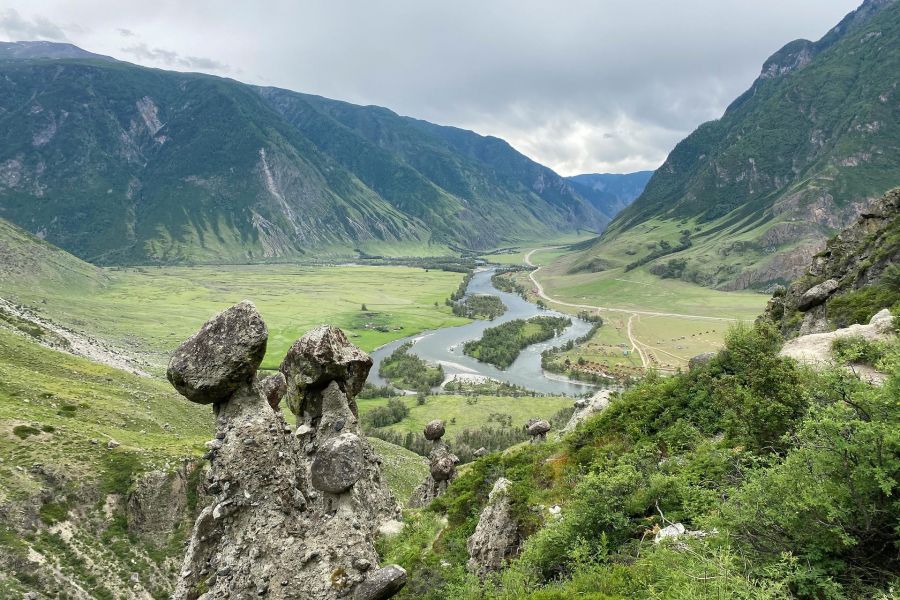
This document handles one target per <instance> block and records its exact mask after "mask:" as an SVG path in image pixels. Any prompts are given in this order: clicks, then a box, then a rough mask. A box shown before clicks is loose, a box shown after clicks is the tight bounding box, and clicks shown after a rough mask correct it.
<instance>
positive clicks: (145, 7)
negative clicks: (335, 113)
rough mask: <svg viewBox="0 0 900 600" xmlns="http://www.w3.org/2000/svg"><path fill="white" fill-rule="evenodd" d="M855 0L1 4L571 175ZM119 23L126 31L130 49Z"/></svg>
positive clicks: (141, 58) (638, 164)
mask: <svg viewBox="0 0 900 600" xmlns="http://www.w3.org/2000/svg"><path fill="white" fill-rule="evenodd" d="M860 1H861V0H815V1H812V0H755V1H754V2H745V1H741V0H679V1H678V2H672V1H671V0H631V1H629V2H623V1H613V0H558V1H554V2H551V1H549V0H491V1H490V2H485V1H484V0H455V1H453V2H422V1H421V0H390V1H389V2H371V1H370V0H343V1H341V2H321V1H319V0H269V2H267V3H266V10H259V8H258V6H257V5H256V4H254V3H249V2H240V1H238V0H195V1H192V2H182V1H178V0H157V1H156V2H152V3H150V2H144V1H142V0H117V1H116V2H113V1H112V0H79V2H77V3H74V2H67V1H65V0H5V2H4V4H7V5H10V6H14V7H18V9H19V10H20V11H21V12H22V14H44V15H53V16H54V19H58V20H59V22H65V23H79V24H82V25H84V26H85V32H84V33H79V34H77V35H76V33H75V31H74V30H72V29H68V28H67V29H66V30H65V32H66V33H68V34H69V36H70V37H71V38H72V41H73V43H76V44H78V45H80V46H82V47H84V48H85V49H87V50H91V51H93V52H99V53H102V54H111V55H119V56H122V55H123V54H124V55H125V56H122V57H123V58H128V59H129V60H133V61H135V62H138V63H143V64H148V65H150V66H163V67H166V68H172V69H178V70H188V69H190V70H200V71H210V72H214V73H222V72H224V71H226V70H227V71H228V72H229V73H242V75H241V78H242V79H245V80H247V81H248V82H249V83H262V84H266V85H277V86H280V87H285V88H289V89H294V90H297V91H303V92H310V93H315V94H321V95H324V96H328V97H331V98H338V99H342V100H347V101H350V102H356V103H360V104H378V105H381V106H387V107H389V108H391V109H393V110H395V111H396V112H399V113H401V114H407V115H411V116H414V117H418V118H422V119H427V120H429V121H433V122H436V123H443V124H448V125H456V126H459V127H465V128H469V129H474V130H475V131H478V132H479V133H483V134H490V135H496V136H499V137H502V138H504V139H506V140H507V141H509V142H510V143H511V144H512V145H513V146H515V147H516V148H518V149H519V150H521V151H523V152H525V153H526V154H528V155H529V156H531V157H533V158H535V159H536V160H538V161H540V162H542V163H544V164H547V165H548V166H551V167H553V168H554V169H556V170H558V171H559V172H561V173H563V174H572V173H576V172H582V171H583V172H589V171H621V170H635V169H643V168H654V167H656V166H658V165H659V164H660V163H661V162H662V160H663V159H664V158H665V156H666V154H667V153H668V152H669V151H670V150H671V149H672V147H673V146H674V145H675V144H676V143H677V142H678V141H679V140H680V139H682V138H683V137H684V136H685V135H687V134H688V133H689V132H690V131H692V130H693V129H694V128H695V127H697V125H699V124H700V123H702V122H704V121H707V120H710V119H715V118H718V117H719V116H720V115H721V114H722V112H723V111H724V109H725V107H726V106H727V105H728V103H730V102H731V101H732V100H733V99H734V98H735V97H737V96H738V95H739V94H740V93H741V92H743V91H744V90H745V89H747V87H749V85H750V84H751V83H752V81H753V79H754V78H755V77H756V75H757V74H758V73H759V70H760V67H761V66H762V63H763V61H764V60H765V59H766V58H767V57H768V56H769V55H770V54H772V53H773V52H774V51H776V50H777V49H779V48H780V47H781V46H783V45H784V44H785V43H787V42H789V41H791V40H793V39H796V38H798V37H806V38H818V37H820V36H821V35H822V34H824V33H825V31H827V30H828V28H830V27H831V26H833V25H835V24H836V23H837V22H838V21H839V20H840V19H841V17H842V16H843V15H844V14H846V13H847V12H849V11H850V10H852V9H853V8H855V7H856V5H857V4H858V3H859V2H860ZM35 22H36V21H35ZM118 29H127V30H128V31H131V32H133V33H134V34H135V37H134V38H129V40H130V41H129V42H128V44H129V46H128V48H127V49H125V50H122V35H121V32H119V31H117V30H118ZM138 40H140V41H146V43H141V44H135V43H132V42H136V41H138ZM202 57H211V58H202Z"/></svg>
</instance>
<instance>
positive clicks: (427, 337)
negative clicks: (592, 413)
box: [368, 269, 596, 395]
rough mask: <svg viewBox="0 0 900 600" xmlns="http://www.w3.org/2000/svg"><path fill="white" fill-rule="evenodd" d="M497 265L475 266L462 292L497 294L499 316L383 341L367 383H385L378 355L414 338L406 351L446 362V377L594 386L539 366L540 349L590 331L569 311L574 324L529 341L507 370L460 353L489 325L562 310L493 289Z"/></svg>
mask: <svg viewBox="0 0 900 600" xmlns="http://www.w3.org/2000/svg"><path fill="white" fill-rule="evenodd" d="M495 270H496V269H482V270H479V271H476V272H475V274H474V276H473V277H472V279H471V281H470V282H469V286H468V287H467V288H466V295H469V294H491V295H494V296H499V297H500V299H501V300H502V301H503V304H505V305H506V312H505V313H503V315H502V316H500V317H497V318H496V319H494V320H493V321H485V320H477V321H472V322H471V323H466V324H465V325H458V326H456V327H444V328H441V329H435V330H431V331H424V332H422V333H420V334H417V335H414V336H409V337H406V338H403V339H400V340H395V341H393V342H391V343H389V344H385V345H384V346H381V347H380V348H378V349H376V350H374V351H373V352H371V353H370V354H371V356H372V360H373V361H374V363H375V364H374V365H373V366H372V370H371V371H370V372H369V379H368V381H369V383H372V384H373V385H378V386H382V385H386V384H387V382H386V381H385V380H384V379H382V378H381V377H379V376H378V368H379V366H380V365H381V361H382V359H384V358H385V357H386V356H389V355H390V354H391V353H392V352H393V351H394V350H396V349H397V348H398V347H399V346H401V345H402V344H405V343H406V342H410V341H411V342H413V346H412V348H411V349H410V350H409V351H410V352H411V353H413V354H415V355H416V356H419V357H421V358H423V359H424V360H426V361H428V362H431V363H437V364H440V365H441V366H443V367H444V373H445V375H446V376H448V377H450V376H453V375H457V374H467V375H483V376H485V377H490V378H491V379H497V380H499V381H506V382H508V383H512V384H515V385H520V386H522V387H525V388H527V389H529V390H534V391H536V392H540V393H545V394H560V395H563V394H564V395H576V394H584V393H585V392H590V391H593V390H595V389H596V386H593V385H591V384H588V383H583V382H579V381H573V380H571V379H568V378H566V377H563V376H561V375H557V374H555V373H548V372H545V371H544V370H543V369H542V368H541V352H543V351H544V350H546V349H548V348H555V347H557V346H561V345H563V344H565V343H566V342H568V341H569V340H574V339H575V338H578V337H581V336H583V335H585V334H586V333H587V332H588V331H590V329H591V324H590V323H588V322H587V321H584V320H582V319H578V318H575V317H572V316H571V315H562V316H567V317H569V318H571V319H572V325H571V326H570V327H568V328H567V329H566V330H565V331H564V332H563V333H562V334H560V335H559V336H557V337H555V338H553V339H552V340H548V341H546V342H541V343H538V344H532V345H531V346H528V347H527V348H525V349H524V350H522V352H521V353H520V354H519V356H518V358H516V360H515V362H514V363H513V364H511V365H510V366H509V368H507V369H498V368H497V367H495V366H494V365H491V364H488V363H483V362H479V361H477V360H475V359H474V358H472V357H471V356H466V355H465V354H463V351H462V347H463V343H464V342H466V341H468V340H475V339H479V338H481V335H482V333H484V330H485V329H487V328H488V327H496V326H497V325H499V324H501V323H504V322H506V321H512V320H513V319H529V318H531V317H536V316H538V315H552V316H560V315H561V313H558V312H556V311H553V310H541V309H540V308H538V307H537V305H535V304H532V303H531V302H527V301H525V300H523V299H522V298H521V297H520V296H518V295H516V294H510V293H508V292H502V291H500V290H498V289H497V288H495V287H494V284H492V283H491V275H493V274H494V272H495Z"/></svg>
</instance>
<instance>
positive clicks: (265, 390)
mask: <svg viewBox="0 0 900 600" xmlns="http://www.w3.org/2000/svg"><path fill="white" fill-rule="evenodd" d="M259 391H260V392H262V395H263V396H265V398H266V400H267V401H268V402H269V406H271V407H272V410H278V405H279V404H281V399H282V398H283V397H284V395H285V394H286V393H287V379H285V378H284V373H281V372H279V373H276V374H275V375H270V376H269V377H266V378H265V379H261V380H260V381H259Z"/></svg>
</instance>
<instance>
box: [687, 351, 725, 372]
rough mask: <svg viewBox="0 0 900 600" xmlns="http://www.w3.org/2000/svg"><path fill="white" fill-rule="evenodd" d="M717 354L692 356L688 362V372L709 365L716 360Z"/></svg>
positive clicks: (709, 353) (704, 353)
mask: <svg viewBox="0 0 900 600" xmlns="http://www.w3.org/2000/svg"><path fill="white" fill-rule="evenodd" d="M717 354H718V353H717V352H703V353H701V354H698V355H696V356H692V357H691V359H690V360H689V361H688V371H693V370H694V369H699V368H700V367H702V366H703V365H705V364H708V363H709V361H711V360H712V359H714V358H715V357H716V356H717Z"/></svg>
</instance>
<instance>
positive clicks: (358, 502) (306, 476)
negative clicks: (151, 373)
mask: <svg viewBox="0 0 900 600" xmlns="http://www.w3.org/2000/svg"><path fill="white" fill-rule="evenodd" d="M266 341H267V330H266V327H265V324H264V323H263V321H262V319H261V317H260V316H259V314H258V313H257V312H256V309H255V308H254V307H253V305H252V304H250V303H249V302H243V303H241V304H238V305H236V306H234V307H232V308H230V309H228V310H226V311H224V312H223V313H220V314H219V315H217V316H216V317H214V318H213V319H211V320H210V321H209V322H208V323H207V324H206V325H204V326H203V328H202V329H201V330H200V331H199V332H198V333H197V334H195V335H194V336H193V337H191V338H190V339H188V340H187V341H186V342H185V343H184V344H182V346H181V347H180V348H179V349H178V350H177V351H176V352H175V354H174V356H173V358H172V362H171V364H170V368H169V372H168V376H169V380H170V381H171V382H172V383H173V384H174V385H175V387H176V388H177V389H178V391H179V392H180V393H181V394H183V395H184V396H185V397H187V398H188V399H190V400H192V401H194V402H200V403H209V404H212V405H213V410H214V412H215V415H216V432H215V437H214V439H212V440H211V441H210V442H209V443H208V444H207V447H208V449H209V452H208V454H207V457H208V458H209V460H210V470H209V475H208V477H207V482H206V483H207V490H208V492H209V493H210V494H211V495H212V497H213V501H212V503H211V504H210V505H209V506H208V507H207V508H205V509H204V510H203V511H202V512H201V514H200V515H199V517H198V518H197V521H196V523H195V524H194V528H193V531H192V534H191V539H190V542H189V545H188V549H187V552H186V555H185V558H184V565H183V567H182V571H181V578H180V580H179V582H178V584H177V587H176V590H175V593H174V595H173V598H176V599H191V600H194V599H202V600H212V599H213V598H249V597H270V598H325V599H327V598H341V597H353V598H358V599H360V600H371V599H376V598H378V599H380V598H388V597H390V596H392V595H393V594H394V593H395V592H396V591H398V590H399V589H400V588H401V587H402V586H403V584H404V583H405V581H406V573H405V571H403V569H401V568H400V567H397V566H389V567H385V568H382V569H379V568H378V567H377V563H378V556H377V554H376V552H375V548H374V546H373V538H374V536H375V532H376V530H377V527H378V525H379V524H380V523H381V522H383V521H386V520H388V519H390V518H392V517H396V516H398V509H397V504H396V502H395V501H394V500H393V497H392V496H391V494H390V492H389V491H388V489H387V487H386V485H385V484H384V482H383V481H382V479H381V475H380V470H379V462H380V460H379V458H378V457H377V455H376V454H375V452H374V451H373V450H372V448H371V447H370V446H369V444H368V442H366V440H365V438H364V437H362V436H361V435H360V432H359V425H358V419H357V415H356V407H355V404H354V402H353V397H354V396H355V394H356V393H357V392H358V391H359V389H360V387H361V386H362V384H363V382H364V381H365V378H366V375H367V374H368V370H369V367H371V364H372V362H371V359H370V358H369V357H368V355H366V354H365V353H364V352H362V351H361V350H359V349H358V348H356V347H355V346H353V345H352V344H350V342H349V341H347V338H346V337H345V336H344V334H343V333H342V332H341V331H340V330H338V329H334V328H331V327H320V328H318V329H315V330H314V331H312V332H310V333H308V334H307V335H306V336H304V337H303V338H301V339H300V340H298V341H297V343H295V344H294V346H293V347H292V348H291V350H290V351H289V352H288V355H287V357H286V358H285V360H284V362H283V363H282V366H281V372H282V374H283V375H284V378H285V383H286V385H284V386H283V387H282V386H278V385H276V386H271V385H269V384H266V385H262V382H261V381H260V380H259V379H258V378H256V370H257V368H258V366H259V363H260V361H261V359H262V356H263V354H264V353H265V347H266ZM263 381H265V380H263ZM273 388H274V391H273ZM278 389H282V390H283V391H284V392H285V393H286V396H285V397H286V398H287V404H288V406H289V407H290V409H291V410H292V411H293V412H294V413H295V414H296V415H297V421H298V425H299V427H297V429H296V431H295V430H294V428H292V427H291V426H289V425H288V424H287V422H286V421H285V419H284V417H283V416H282V413H281V411H280V410H279V409H278V405H279V402H278V400H280V398H278ZM273 405H274V407H275V408H274V409H273Z"/></svg>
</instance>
